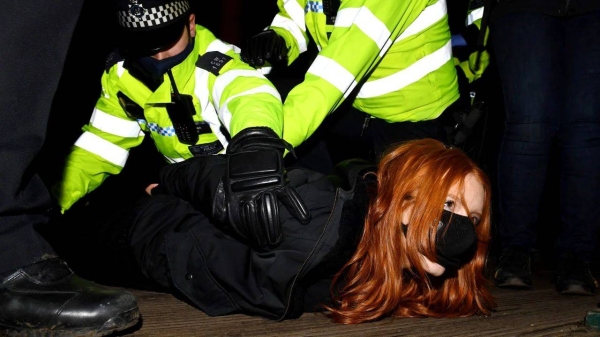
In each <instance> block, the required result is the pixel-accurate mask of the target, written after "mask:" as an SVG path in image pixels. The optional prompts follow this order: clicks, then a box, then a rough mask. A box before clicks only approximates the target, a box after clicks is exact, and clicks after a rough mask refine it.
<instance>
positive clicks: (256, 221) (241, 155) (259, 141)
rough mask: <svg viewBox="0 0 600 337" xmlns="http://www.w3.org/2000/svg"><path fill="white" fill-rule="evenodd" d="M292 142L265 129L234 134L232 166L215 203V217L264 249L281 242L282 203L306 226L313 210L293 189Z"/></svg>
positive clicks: (229, 151) (230, 153) (230, 152)
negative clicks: (287, 157) (287, 164)
mask: <svg viewBox="0 0 600 337" xmlns="http://www.w3.org/2000/svg"><path fill="white" fill-rule="evenodd" d="M286 149H287V150H288V151H290V152H292V153H293V148H292V147H291V145H290V144H289V143H287V142H286V141H284V140H283V139H281V138H280V137H279V136H278V135H277V134H276V133H275V132H273V130H271V129H269V128H266V127H252V128H247V129H244V130H242V131H241V132H240V133H238V134H237V135H235V137H233V139H232V140H231V142H230V143H229V145H228V147H227V168H226V170H225V175H224V176H223V179H222V181H221V183H220V184H219V186H218V188H217V194H216V196H215V201H214V203H213V217H215V218H216V219H217V220H218V221H219V222H221V223H222V224H224V225H225V226H229V227H230V230H231V231H233V232H235V233H236V234H238V235H239V236H240V237H242V238H243V239H246V240H247V241H248V242H249V243H250V245H252V246H255V247H265V246H272V245H277V244H278V243H279V242H281V239H282V231H281V223H280V221H279V202H281V203H282V204H283V205H284V206H285V207H286V208H287V209H288V211H289V212H290V213H291V214H292V215H293V216H294V217H295V218H296V219H297V220H298V221H300V223H302V224H307V223H308V222H309V221H310V212H309V210H308V208H307V207H306V205H305V204H304V202H303V201H302V199H301V197H300V195H299V194H298V192H297V191H296V190H295V189H294V188H293V187H292V186H290V183H289V181H288V179H287V175H286V171H285V169H284V166H283V153H284V151H285V150H286Z"/></svg>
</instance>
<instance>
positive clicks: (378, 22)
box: [284, 0, 428, 147]
mask: <svg viewBox="0 0 600 337" xmlns="http://www.w3.org/2000/svg"><path fill="white" fill-rule="evenodd" d="M427 3H428V1H425V0H413V1H386V0H347V1H343V2H342V5H341V7H340V9H339V11H338V13H337V17H336V21H335V27H334V29H333V31H332V33H331V37H330V38H329V44H328V45H327V46H326V47H324V48H323V49H322V50H321V51H320V52H319V54H318V56H317V58H316V59H315V61H314V62H313V63H312V65H311V66H310V68H309V70H308V73H307V74H306V76H305V79H304V81H303V82H302V83H301V84H299V85H297V86H296V87H295V88H294V89H293V90H292V91H291V92H290V93H289V94H288V96H287V98H286V101H285V105H284V122H285V125H284V130H285V134H284V139H285V140H286V141H288V142H289V143H291V144H292V146H294V147H296V146H298V145H299V144H300V143H302V142H303V141H304V140H306V139H307V138H308V137H309V136H310V135H311V134H312V133H313V132H314V131H315V130H316V129H317V127H318V126H319V125H320V124H321V122H322V121H323V120H324V119H325V117H326V116H327V115H328V114H329V113H331V112H333V111H334V110H335V109H336V108H337V107H338V106H339V105H340V104H341V103H342V102H343V101H344V99H345V98H346V97H347V96H348V95H349V94H350V93H351V92H352V90H353V89H354V88H355V87H356V85H357V83H360V82H361V81H362V80H363V78H364V77H365V76H368V74H369V73H370V71H371V70H372V69H374V67H375V66H376V65H377V64H378V62H379V61H380V60H381V58H382V57H383V55H385V53H386V52H387V50H388V49H389V48H390V46H391V44H392V43H393V42H394V41H396V40H397V39H399V38H402V37H401V34H402V33H404V32H405V31H406V29H407V28H408V27H409V26H410V25H411V24H412V23H413V22H414V21H415V20H416V18H417V17H418V16H419V14H420V13H421V12H422V10H423V9H424V8H425V7H426V6H427ZM408 34H410V31H408V32H407V35H408ZM407 38H409V37H407Z"/></svg>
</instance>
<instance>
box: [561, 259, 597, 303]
mask: <svg viewBox="0 0 600 337" xmlns="http://www.w3.org/2000/svg"><path fill="white" fill-rule="evenodd" d="M556 274H557V276H556V290H557V291H558V292H559V293H561V294H566V295H587V296H592V295H594V294H595V293H596V289H597V288H598V281H596V279H595V278H594V276H593V275H592V273H591V272H590V266H589V263H588V262H586V261H584V260H583V259H581V257H579V256H577V255H575V254H573V253H571V252H567V253H565V254H564V255H562V256H561V257H559V259H558V267H557V273H556Z"/></svg>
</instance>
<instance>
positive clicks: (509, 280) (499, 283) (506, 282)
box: [494, 277, 531, 289]
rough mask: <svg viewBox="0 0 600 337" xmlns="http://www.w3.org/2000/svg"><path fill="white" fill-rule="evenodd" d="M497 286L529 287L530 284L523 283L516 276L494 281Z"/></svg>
mask: <svg viewBox="0 0 600 337" xmlns="http://www.w3.org/2000/svg"><path fill="white" fill-rule="evenodd" d="M494 284H495V285H496V287H498V288H512V289H531V284H527V283H525V281H523V280H522V279H520V278H518V277H510V278H507V279H506V280H503V281H497V280H496V282H494Z"/></svg>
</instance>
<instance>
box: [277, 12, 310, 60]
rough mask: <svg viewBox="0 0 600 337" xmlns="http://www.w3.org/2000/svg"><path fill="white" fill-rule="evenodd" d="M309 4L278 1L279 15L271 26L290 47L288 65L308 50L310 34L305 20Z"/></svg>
mask: <svg viewBox="0 0 600 337" xmlns="http://www.w3.org/2000/svg"><path fill="white" fill-rule="evenodd" d="M307 2H308V1H307V0H294V1H283V0H277V6H278V7H279V13H278V14H277V15H275V18H274V19H273V22H271V25H270V26H269V28H270V29H272V30H274V31H275V32H276V33H277V34H278V35H279V36H281V37H283V39H284V40H285V44H286V46H287V47H288V64H291V63H292V62H294V60H295V59H296V58H298V55H300V54H301V53H303V52H305V51H306V50H307V46H308V34H307V31H306V22H305V18H304V15H305V14H304V8H305V7H306V3H307Z"/></svg>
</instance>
